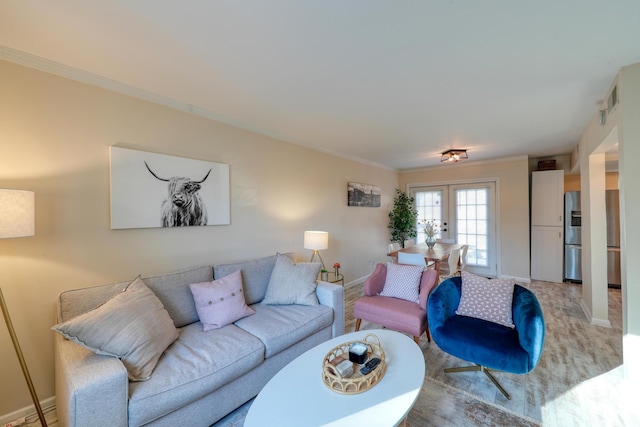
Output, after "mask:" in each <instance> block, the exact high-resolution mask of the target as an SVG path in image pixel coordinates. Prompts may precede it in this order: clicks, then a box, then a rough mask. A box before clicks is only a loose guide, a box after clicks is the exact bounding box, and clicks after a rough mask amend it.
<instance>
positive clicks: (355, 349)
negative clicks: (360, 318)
mask: <svg viewBox="0 0 640 427" xmlns="http://www.w3.org/2000/svg"><path fill="white" fill-rule="evenodd" d="M367 350H368V348H367V346H366V345H365V344H364V343H354V344H351V346H349V360H350V361H352V362H353V363H357V364H358V365H362V364H363V363H364V362H366V361H367Z"/></svg>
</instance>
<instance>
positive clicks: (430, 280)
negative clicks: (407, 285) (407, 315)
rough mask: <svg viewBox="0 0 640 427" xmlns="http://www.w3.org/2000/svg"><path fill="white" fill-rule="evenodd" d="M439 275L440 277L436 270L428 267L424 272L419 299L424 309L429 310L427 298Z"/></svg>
mask: <svg viewBox="0 0 640 427" xmlns="http://www.w3.org/2000/svg"><path fill="white" fill-rule="evenodd" d="M437 277H438V274H437V273H436V271H435V270H429V269H427V270H425V271H424V272H423V273H422V277H421V279H420V295H419V301H420V308H422V309H424V310H425V311H426V310H427V299H428V298H429V294H430V293H431V290H432V289H433V288H434V286H435V285H436V279H437Z"/></svg>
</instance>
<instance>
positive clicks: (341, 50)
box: [0, 0, 640, 169]
mask: <svg viewBox="0 0 640 427" xmlns="http://www.w3.org/2000/svg"><path fill="white" fill-rule="evenodd" d="M639 41H640V1H638V0H613V1H607V2H604V1H593V0H539V1H517V0H516V1H509V0H485V1H478V0H424V1H409V0H405V1H397V0H395V1H391V0H389V1H381V0H359V1H350V0H322V1H303V0H290V1H280V0H276V1H241V0H226V1H213V0H211V1H204V0H201V1H187V2H184V1H175V0H109V1H107V0H103V1H98V0H95V1H81V0H75V1H72V0H59V1H41V0H2V1H0V46H5V52H6V51H7V50H10V51H12V52H15V51H20V52H24V53H28V54H30V55H35V56H37V57H39V58H43V59H46V60H49V61H54V62H57V63H61V64H65V65H66V66H69V67H73V68H75V69H79V70H83V71H86V72H88V73H92V74H95V75H99V76H102V77H104V78H106V79H110V80H115V81H117V82H121V83H124V84H126V85H130V86H133V87H136V88H140V89H143V90H145V91H147V92H150V93H153V94H157V95H161V96H162V97H166V98H169V99H172V100H176V101H179V102H181V103H185V104H188V105H193V106H195V107H196V109H198V110H199V111H205V112H208V113H210V114H209V115H210V116H214V117H218V118H220V119H222V120H223V121H226V122H229V123H233V124H235V125H239V126H241V127H244V128H247V129H251V130H256V131H259V132H262V133H264V134H266V135H271V136H275V137H278V138H281V139H284V140H286V141H290V142H294V143H298V144H302V145H305V146H309V147H314V148H317V149H320V150H323V151H327V152H331V153H334V154H337V155H340V156H344V157H347V158H352V159H357V160H361V161H366V162H370V163H374V164H379V165H383V166H386V167H389V168H392V169H407V168H415V167H422V166H430V165H435V164H438V163H439V158H440V155H439V153H440V152H442V151H444V150H447V149H449V148H468V149H469V157H470V160H483V159H490V158H496V157H507V156H514V155H523V154H527V155H531V156H551V155H558V154H566V153H569V152H570V151H571V149H572V148H573V147H574V146H575V144H576V143H577V142H578V139H579V137H580V135H581V133H582V132H583V131H584V130H585V128H586V126H587V124H588V122H589V121H590V120H591V118H592V117H593V116H594V115H595V114H596V112H597V111H598V102H599V101H601V99H602V98H604V97H605V96H606V95H607V91H608V90H609V86H610V84H611V83H612V82H613V80H614V79H615V77H616V74H617V72H618V70H619V69H620V68H621V67H623V66H625V65H630V64H633V63H636V62H640V44H639ZM6 48H8V49H6ZM6 57H7V55H5V58H6ZM129 142H131V143H135V141H129Z"/></svg>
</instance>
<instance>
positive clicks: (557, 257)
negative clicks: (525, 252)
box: [531, 226, 564, 283]
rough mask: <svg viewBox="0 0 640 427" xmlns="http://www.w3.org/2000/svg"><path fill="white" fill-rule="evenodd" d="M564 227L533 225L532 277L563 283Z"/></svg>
mask: <svg viewBox="0 0 640 427" xmlns="http://www.w3.org/2000/svg"><path fill="white" fill-rule="evenodd" d="M563 248H564V237H563V232H562V227H545V226H533V227H531V278H532V279H534V280H544V281H546V282H557V283H562V276H563V269H562V265H563V262H562V257H563Z"/></svg>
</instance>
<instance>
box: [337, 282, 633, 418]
mask: <svg viewBox="0 0 640 427" xmlns="http://www.w3.org/2000/svg"><path fill="white" fill-rule="evenodd" d="M523 286H526V287H528V288H529V289H531V290H532V291H533V292H534V293H535V294H536V296H537V297H538V300H539V301H540V304H541V306H542V310H543V313H544V316H545V323H546V338H545V346H544V350H543V355H542V358H541V360H540V363H539V364H538V366H537V367H536V368H535V370H534V371H533V372H531V373H529V374H527V375H514V374H508V373H497V374H496V376H497V378H498V380H499V381H500V382H501V383H502V385H503V386H504V387H505V388H506V389H507V390H508V391H509V392H510V393H511V395H512V400H510V401H509V400H507V399H506V398H504V396H503V395H502V394H501V393H500V392H499V391H498V390H497V388H496V387H495V386H493V384H491V383H490V382H489V380H488V379H487V378H486V377H485V376H484V374H482V373H480V372H476V373H457V374H445V373H444V372H443V369H444V368H446V367H453V366H466V365H469V363H467V362H465V361H463V360H460V359H458V358H455V357H453V356H450V355H448V354H446V353H444V352H443V351H442V350H440V349H439V348H438V346H437V345H436V344H435V343H433V342H431V343H429V342H427V338H426V335H423V336H422V337H421V339H420V347H421V348H422V350H423V353H424V355H425V363H426V375H427V377H430V378H433V379H435V380H437V381H440V382H442V383H444V384H447V385H449V386H452V387H454V388H456V389H459V390H464V391H466V392H469V393H471V394H473V395H476V396H478V397H479V398H480V399H483V400H485V401H487V402H491V403H493V404H495V405H498V406H500V407H502V408H505V409H506V410H509V411H512V412H514V413H517V414H520V415H522V416H525V417H528V418H530V419H533V420H536V421H538V422H541V423H542V424H543V425H545V426H547V425H549V426H562V427H566V426H580V427H582V426H589V425H593V426H628V425H638V426H640V415H639V414H637V413H636V411H637V409H636V408H637V407H639V406H640V405H638V403H634V404H631V405H629V404H627V403H628V402H629V400H630V399H629V396H630V395H631V394H630V392H629V387H630V385H629V384H627V383H626V382H625V380H624V379H623V377H622V296H621V291H620V290H619V289H609V292H608V294H609V320H610V322H611V328H605V327H600V326H594V325H590V324H589V323H588V321H587V319H586V316H585V315H584V313H583V311H582V309H581V307H580V301H581V299H582V287H581V285H576V284H569V283H562V284H560V283H549V282H541V281H533V283H530V284H523ZM362 295H363V292H362V285H361V284H351V285H347V286H346V287H345V317H346V321H345V332H352V331H354V329H355V319H354V318H353V303H354V302H355V300H356V299H358V298H359V297H361V296H362ZM379 327H380V326H379V325H375V324H372V323H370V322H365V321H363V322H362V327H361V329H374V328H379ZM636 395H637V394H636ZM636 422H637V424H634V423H636ZM630 423H631V424H630Z"/></svg>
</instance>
